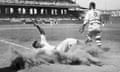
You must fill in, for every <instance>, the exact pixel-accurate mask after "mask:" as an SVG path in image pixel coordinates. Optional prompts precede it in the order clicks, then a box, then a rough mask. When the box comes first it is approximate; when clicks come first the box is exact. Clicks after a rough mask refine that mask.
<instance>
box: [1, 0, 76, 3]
mask: <svg viewBox="0 0 120 72" xmlns="http://www.w3.org/2000/svg"><path fill="white" fill-rule="evenodd" d="M41 2H42V3H44V2H47V3H70V4H74V2H73V1H72V0H0V3H27V4H31V3H34V4H39V3H41Z"/></svg>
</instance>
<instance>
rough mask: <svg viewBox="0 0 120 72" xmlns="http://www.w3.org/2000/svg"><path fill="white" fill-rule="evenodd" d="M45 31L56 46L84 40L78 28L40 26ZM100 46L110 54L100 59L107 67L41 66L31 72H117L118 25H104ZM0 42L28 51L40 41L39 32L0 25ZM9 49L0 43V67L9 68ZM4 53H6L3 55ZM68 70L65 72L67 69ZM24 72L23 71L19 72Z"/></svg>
mask: <svg viewBox="0 0 120 72" xmlns="http://www.w3.org/2000/svg"><path fill="white" fill-rule="evenodd" d="M41 27H42V28H44V29H45V32H46V35H47V39H48V41H49V42H50V43H51V44H58V43H59V42H60V41H62V40H64V39H65V38H68V37H72V38H78V39H81V40H85V35H86V32H85V33H83V34H80V33H79V32H78V30H79V27H80V25H78V24H59V25H52V26H51V25H41ZM102 37H103V45H104V46H107V47H110V48H111V50H110V51H109V52H107V53H105V54H104V56H105V57H104V58H100V59H101V60H102V61H103V62H104V63H105V64H106V65H104V66H103V67H97V66H94V65H92V66H90V67H89V66H69V65H56V64H54V65H50V66H46V65H41V66H40V68H39V67H34V68H32V69H31V72H48V71H49V72H56V71H57V72H81V71H82V72H119V71H120V70H119V68H120V24H106V25H105V27H104V28H103V33H102ZM0 39H4V40H9V41H12V42H16V43H18V44H22V45H24V46H28V47H31V43H32V42H33V41H34V40H36V39H39V32H38V31H37V29H36V28H35V27H33V26H32V25H12V26H11V25H1V26H0ZM8 47H9V45H7V44H4V43H2V42H0V57H1V58H0V67H4V66H6V65H9V52H7V51H8V50H9V49H8ZM6 52H7V53H6ZM66 68H67V69H66ZM22 72H26V71H22Z"/></svg>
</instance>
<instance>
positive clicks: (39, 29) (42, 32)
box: [34, 23, 45, 35]
mask: <svg viewBox="0 0 120 72" xmlns="http://www.w3.org/2000/svg"><path fill="white" fill-rule="evenodd" d="M34 26H35V27H36V28H37V29H38V31H39V32H40V34H43V35H45V31H44V30H43V29H42V28H41V27H40V26H39V25H37V24H35V23H34Z"/></svg>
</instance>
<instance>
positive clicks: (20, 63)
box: [0, 57, 25, 72]
mask: <svg viewBox="0 0 120 72" xmlns="http://www.w3.org/2000/svg"><path fill="white" fill-rule="evenodd" d="M24 65H25V62H24V60H23V58H22V57H17V58H16V59H15V60H13V61H12V63H11V65H10V66H8V67H4V68H0V72H17V71H18V70H21V69H24V68H25V66H24Z"/></svg>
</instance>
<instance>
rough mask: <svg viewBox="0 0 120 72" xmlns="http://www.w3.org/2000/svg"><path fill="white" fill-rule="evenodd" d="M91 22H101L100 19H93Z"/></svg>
mask: <svg viewBox="0 0 120 72" xmlns="http://www.w3.org/2000/svg"><path fill="white" fill-rule="evenodd" d="M89 21H100V19H92V20H89Z"/></svg>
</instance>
